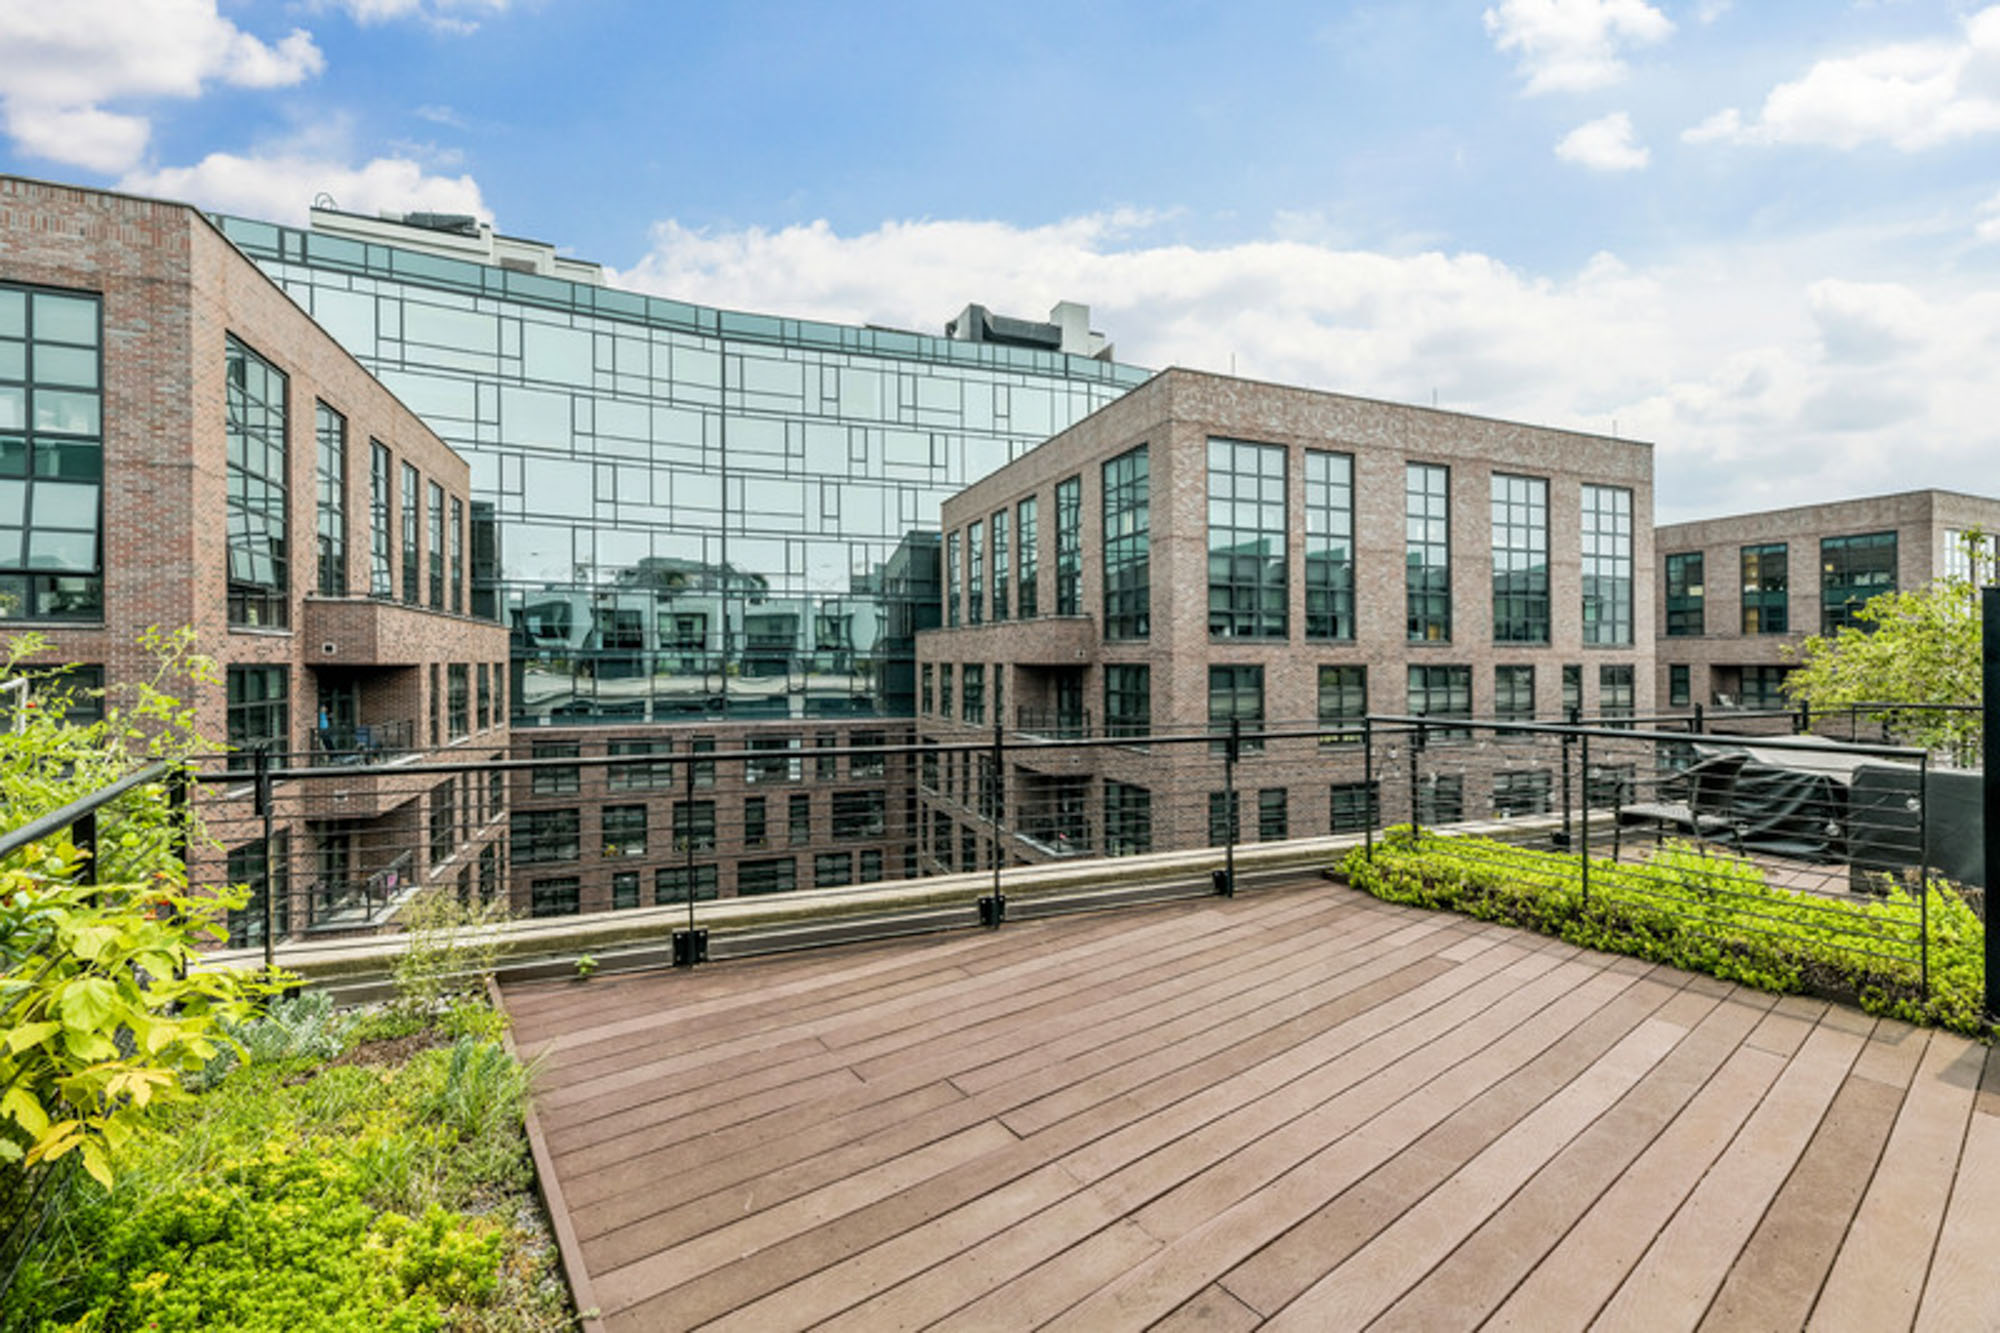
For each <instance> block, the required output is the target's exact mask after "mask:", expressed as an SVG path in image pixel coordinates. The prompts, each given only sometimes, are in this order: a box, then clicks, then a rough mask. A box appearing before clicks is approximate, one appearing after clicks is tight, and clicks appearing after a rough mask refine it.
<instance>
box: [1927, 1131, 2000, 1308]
mask: <svg viewBox="0 0 2000 1333" xmlns="http://www.w3.org/2000/svg"><path fill="white" fill-rule="evenodd" d="M1995 1180H2000V1116H1995V1115H1991V1114H1989V1113H1988V1112H1986V1111H1983V1110H1979V1109H1977V1107H1975V1108H1974V1110H1973V1112H1972V1114H1971V1116H1969V1117H1968V1118H1967V1120H1966V1126H1965V1147H1964V1150H1963V1151H1962V1152H1961V1153H1960V1154H1959V1159H1958V1174H1957V1178H1956V1180H1955V1182H1954V1184H1953V1187H1952V1191H1951V1202H1950V1204H1949V1205H1948V1206H1947V1207H1946V1209H1945V1214H1944V1225H1943V1226H1942V1227H1941V1228H1939V1230H1938V1239H1937V1249H1936V1251H1935V1252H1934V1253H1933V1254H1932V1256H1931V1264H1930V1272H1929V1274H1928V1275H1927V1277H1926V1278H1925V1281H1924V1295H1923V1300H1922V1302H1921V1303H1920V1304H1919V1305H1918V1307H1917V1320H1916V1327H1917V1329H1919V1330H1920V1331H1921V1333H1929V1331H1930V1330H1938V1333H1947V1331H1955V1330H1959V1329H1973V1328H1978V1329H1991V1328H1995V1327H2000V1246H1996V1242H1995V1238H1996V1237H2000V1190H1996V1189H1995V1188H1994V1184H1993V1182H1994V1181H1995Z"/></svg>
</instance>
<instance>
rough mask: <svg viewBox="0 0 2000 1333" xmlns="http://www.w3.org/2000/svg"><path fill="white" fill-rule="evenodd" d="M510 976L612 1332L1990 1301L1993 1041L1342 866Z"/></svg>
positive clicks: (1489, 1315) (1994, 1218)
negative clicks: (1793, 994)
mask: <svg viewBox="0 0 2000 1333" xmlns="http://www.w3.org/2000/svg"><path fill="white" fill-rule="evenodd" d="M504 996H505V1002H506V1005H507V1008H508V1010H509V1011H510V1013H511V1014H512V1015H513V1017H514V1021H515V1032H516V1037H517V1040H518V1041H519V1042H520V1044H521V1046H522V1048H523V1050H524V1052H526V1053H530V1054H532V1053H535V1052H545V1053H546V1057H545V1058H546V1063H545V1064H544V1066H543V1071H542V1074H541V1077H540V1080H539V1083H538V1093H537V1099H536V1102H537V1118H538V1121H539V1133H540V1135H541V1136H542V1146H543V1149H544V1161H543V1166H544V1172H545V1176H544V1180H545V1187H546V1188H547V1189H548V1190H549V1193H550V1196H551V1202H552V1205H553V1209H554V1211H555V1213H556V1219H557V1223H558V1228H559V1232H561V1233H563V1234H565V1235H566V1236H567V1237H568V1240H569V1244H570V1248H571V1251H572V1252H571V1254H570V1256H569V1258H570V1259H571V1260H572V1262H573V1263H574V1264H575V1265H576V1266H577V1268H578V1270H579V1271H577V1272H575V1273H574V1274H573V1276H574V1277H576V1278H577V1279H578V1282H577V1285H578V1287H579V1290H578V1291H577V1297H578V1304H579V1305H580V1306H581V1307H584V1308H590V1307H593V1306H594V1307H595V1308H597V1309H598V1310H599V1311H600V1313H601V1319H602V1325H601V1326H602V1327H605V1328H609V1329H614V1330H623V1329H656V1328H689V1327H696V1326H714V1327H722V1328H756V1329H771V1328H791V1327H807V1326H815V1327H817V1326H827V1327H835V1328H855V1329H867V1330H879V1329H888V1328H916V1327H928V1326H939V1327H947V1328H977V1329H1005V1328H1037V1327H1051V1328H1065V1329H1087V1330H1104V1329H1124V1328H1144V1327H1160V1328H1184V1327H1203V1328H1221V1329H1239V1328H1253V1327H1262V1326H1267V1325H1268V1326H1269V1327H1272V1328H1287V1329H1316V1330H1317V1329H1330V1328H1360V1327H1374V1328H1411V1329H1449V1328H1471V1327H1478V1326H1486V1327H1493V1328H1521V1329H1535V1330H1544V1329H1559V1328H1582V1327H1587V1326H1590V1325H1593V1324H1597V1325H1601V1326H1604V1327H1635V1326H1642V1327H1657V1328H1693V1327H1697V1326H1700V1327H1711V1326H1712V1327H1718V1328H1719V1327H1746V1328H1793V1327H1806V1326H1808V1325H1810V1326H1811V1327H1814V1328H1847V1327H1852V1328H1858V1329H1871V1330H1874V1329H1894V1328H1909V1327H1924V1328H1951V1329H1964V1328H1973V1327H1990V1326H1993V1324H1994V1321H1995V1319H1996V1318H2000V1250H1996V1248H1995V1247H1994V1246H1993V1245H1992V1244H1991V1243H1990V1236H1991V1235H1992V1234H1993V1229H1994V1227H1995V1226H1996V1224H2000V1196H1995V1195H1994V1194H1993V1192H1992V1191H1991V1190H1990V1189H1975V1188H1972V1187H1971V1185H1972V1183H1973V1182H1983V1181H1985V1180H1988V1179H1990V1178H1991V1173H1992V1172H1994V1171H1996V1170H2000V1098H1996V1096H1995V1093H1996V1092H2000V1069H1994V1068H1992V1067H1990V1066H1989V1060H1988V1052H1987V1049H1986V1048H1985V1047H1983V1046H1980V1045H1978V1044H1976V1043H1973V1042H1968V1041H1966V1040H1964V1039H1962V1038H1959V1037H1955V1036H1950V1035H1947V1034H1943V1033H1936V1032H1930V1031H1925V1030H1920V1029H1914V1028H1910V1027H1907V1026H1905V1025H1902V1024H1898V1023H1895V1022H1890V1021H1881V1022H1878V1021H1877V1020H1874V1019H1871V1018H1868V1017H1866V1016H1865V1015H1862V1014H1861V1013H1859V1012H1858V1011H1856V1010H1854V1009H1851V1008H1847V1007H1844V1006H1838V1005H1828V1004H1826V1003H1824V1002H1820V1001H1814V1000H1803V999H1797V998H1788V999H1778V998H1777V997H1774V996H1770V995H1765V994H1761V993H1758V992H1754V991H1745V990H1743V989H1741V988H1738V987H1735V986H1732V985H1729V984H1727V983H1722V982H1717V981H1714V980H1712V979H1708V978H1704V977H1696V976H1691V975H1689V974H1686V973H1682V972H1677V971H1674V970H1671V969H1666V968H1660V967H1654V966H1650V965H1647V964H1644V963H1639V962H1635V961H1633V960H1631V959H1624V958H1616V957H1612V956H1609V955H1599V954H1593V953H1588V952H1583V951H1579V950H1577V949H1575V948H1573V947H1571V946H1569V945H1566V944H1560V943H1554V942H1551V941H1548V940H1545V939H1542V938H1540V937H1537V936H1533V935H1528V934H1524V933H1522V932H1519V931H1516V930H1512V929H1508V928H1504V927H1494V926H1485V925H1481V924H1479V923H1476V922H1470V921H1467V920H1465V919H1462V918H1459V917H1455V916H1451V915H1448V914H1443V913H1426V912H1420V911H1416V910H1412V909H1406V908H1399V907H1392V906H1388V905H1384V904H1382V903H1379V902H1376V901H1375V900H1373V899H1370V898H1367V897H1365V896H1362V895H1360V894H1357V893H1355V892H1352V891H1350V890H1348V889H1345V888H1343V887H1339V886H1335V885H1330V884H1328V883H1327V882H1325V881H1323V880H1317V879H1306V878H1301V879H1299V880H1297V881H1294V882H1292V883H1291V884H1290V885H1289V886H1287V887H1283V888H1277V889H1272V890H1268V891H1260V892H1256V893H1254V894H1248V895H1245V896H1242V897H1238V898H1235V899H1227V900H1225V899H1210V900H1204V901H1201V902H1199V903H1198V904H1189V903H1183V904H1178V905H1165V906H1158V907H1153V908H1147V909H1141V910H1127V911H1120V912H1108V913H1098V914H1093V915H1089V916H1080V917H1069V918H1061V919H1053V920H1040V921H1034V922H1030V923H1013V924H1009V925H1007V926H1005V927H1004V928H1002V929H1001V930H999V931H998V932H994V933H984V932H981V933H974V934H955V935H940V936H930V937H924V938H921V939H917V940H903V941H896V942H888V943H882V944H874V945H865V946H848V947H842V948H837V949H825V950H818V951H813V952H808V953H800V954H794V955H785V956H775V957H765V958H760V959H754V960H744V961H736V962H729V963H724V964H720V965H714V966H710V967H706V968H702V969H697V970H695V971H692V972H688V971H680V972H658V973H647V974H637V975H630V976H625V977H620V978H615V979H613V978H601V979H599V980H596V981H593V982H591V983H589V984H587V985H582V984H575V983H560V984H546V983H544V984H536V985H509V986H508V987H506V989H505V992H504ZM551 1167H552V1168H553V1169H552V1170H551V1169H549V1168H551Z"/></svg>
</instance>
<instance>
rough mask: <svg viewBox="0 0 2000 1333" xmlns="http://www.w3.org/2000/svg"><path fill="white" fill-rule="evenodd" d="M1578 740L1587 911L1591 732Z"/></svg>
mask: <svg viewBox="0 0 2000 1333" xmlns="http://www.w3.org/2000/svg"><path fill="white" fill-rule="evenodd" d="M1577 742H1578V745H1579V747H1580V750H1581V753H1579V754H1578V756H1577V763H1578V764H1579V765H1581V766H1582V768H1583V818H1582V819H1581V820H1580V821H1579V822H1578V825H1577V851H1578V860H1579V864H1580V865H1581V866H1582V868H1583V906H1584V909H1585V910H1586V911H1587V910H1589V908H1590V733H1589V732H1587V731H1586V732H1583V733H1581V734H1580V735H1579V736H1578V737H1577Z"/></svg>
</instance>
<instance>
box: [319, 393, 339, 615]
mask: <svg viewBox="0 0 2000 1333" xmlns="http://www.w3.org/2000/svg"><path fill="white" fill-rule="evenodd" d="M313 433H314V434H315V435H316V436H317V437H318V440H319V462H318V467H317V470H316V479H317V483H318V491H319V517H318V524H317V526H318V531H319V592H320V596H322V597H345V596H347V418H346V417H344V416H342V415H340V413H338V412H336V411H334V410H333V409H332V408H330V407H328V406H327V405H326V404H325V403H314V404H313Z"/></svg>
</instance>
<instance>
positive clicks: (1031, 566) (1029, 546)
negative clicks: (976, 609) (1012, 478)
mask: <svg viewBox="0 0 2000 1333" xmlns="http://www.w3.org/2000/svg"><path fill="white" fill-rule="evenodd" d="M1040 509H1041V505H1040V503H1039V502H1038V501H1037V500H1036V499H1035V497H1034V496H1032V495H1031V496H1029V497H1028V498H1027V499H1025V500H1023V501H1021V503H1020V504H1018V505H1016V506H1015V508H1014V517H1015V518H1016V519H1018V520H1019V522H1018V523H1017V524H1016V533H1017V535H1018V536H1019V537H1020V539H1021V574H1020V579H1021V582H1020V596H1019V597H1018V598H1016V599H1015V601H1016V603H1017V606H1018V609H1019V611H1020V614H1021V619H1023V620H1030V619H1033V618H1034V617H1035V616H1036V615H1037V614H1039V613H1040V610H1041V598H1040V589H1039V588H1037V587H1036V579H1037V577H1038V576H1039V575H1040V572H1041V564H1040V561H1041V548H1040V546H1039V545H1038V543H1039V541H1040V540H1041V516H1040V512H1039V511H1040Z"/></svg>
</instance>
